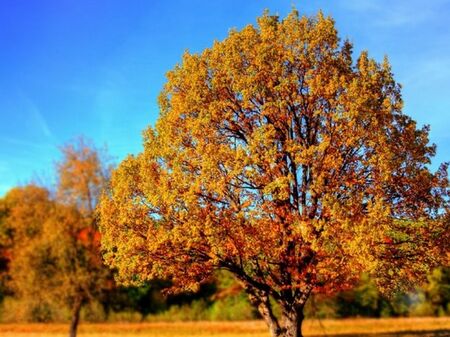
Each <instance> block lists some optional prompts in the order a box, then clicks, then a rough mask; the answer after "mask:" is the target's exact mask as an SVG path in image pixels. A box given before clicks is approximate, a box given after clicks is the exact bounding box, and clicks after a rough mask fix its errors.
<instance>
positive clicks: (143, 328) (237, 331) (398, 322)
mask: <svg viewBox="0 0 450 337" xmlns="http://www.w3.org/2000/svg"><path fill="white" fill-rule="evenodd" d="M67 328H68V327H67V325H65V324H0V336H2V337H13V336H14V337H63V336H64V337H65V336H66V335H67ZM304 334H305V336H327V337H332V336H339V337H360V336H361V337H363V336H364V337H372V336H380V337H450V317H446V318H397V319H392V318H391V319H346V320H322V321H318V320H308V321H306V322H305V323H304ZM374 334H376V335H374ZM110 336H111V337H117V336H121V337H197V336H199V337H203V336H215V337H267V336H268V332H267V330H266V327H265V325H264V323H263V322H261V321H249V322H176V323H165V322H161V323H141V324H138V323H110V324H82V325H81V326H80V330H79V337H110Z"/></svg>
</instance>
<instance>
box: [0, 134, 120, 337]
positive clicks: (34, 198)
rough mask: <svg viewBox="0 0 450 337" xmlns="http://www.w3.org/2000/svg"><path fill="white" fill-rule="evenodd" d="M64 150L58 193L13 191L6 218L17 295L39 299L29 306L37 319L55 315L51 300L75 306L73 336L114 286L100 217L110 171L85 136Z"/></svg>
mask: <svg viewBox="0 0 450 337" xmlns="http://www.w3.org/2000/svg"><path fill="white" fill-rule="evenodd" d="M62 154H63V158H62V160H61V161H60V162H59V163H58V165H57V170H58V183H57V188H56V191H55V193H54V195H52V193H50V192H49V191H48V190H47V189H45V188H42V187H38V186H33V185H30V186H26V187H23V188H16V189H13V190H12V191H10V192H9V193H8V194H7V196H6V197H5V200H6V204H7V207H8V217H7V220H6V221H7V226H8V227H9V228H11V229H12V231H13V235H12V236H13V245H12V251H11V256H12V259H11V268H10V276H11V278H12V282H13V285H14V287H13V288H14V290H15V294H16V296H17V297H19V298H23V299H25V300H31V301H34V302H33V303H31V305H30V308H31V310H34V313H36V312H37V313H38V314H39V315H37V316H36V314H34V316H35V318H37V319H38V320H48V319H49V318H50V317H51V313H50V312H49V310H50V309H49V308H50V307H51V305H50V304H51V303H59V304H60V305H64V306H66V307H67V306H68V307H70V310H71V324H70V333H69V334H70V336H71V337H73V336H76V332H77V326H78V322H79V318H80V310H81V308H82V306H83V305H84V304H86V303H88V302H89V301H91V300H93V299H99V298H101V296H102V295H103V293H104V292H105V291H106V290H108V289H109V288H110V287H111V286H112V279H111V273H110V272H109V270H108V269H107V268H105V266H104V265H103V262H102V258H101V253H100V234H99V232H98V230H97V218H96V215H95V206H96V203H97V200H98V198H99V195H100V193H101V189H102V188H103V187H104V185H105V184H106V182H107V179H108V172H109V169H108V168H107V167H106V165H105V164H104V162H103V161H102V159H101V155H100V152H99V151H98V150H96V149H95V148H94V147H93V146H91V145H90V144H88V143H87V142H86V141H84V140H83V139H80V140H79V141H77V142H76V143H74V144H69V145H67V146H65V147H63V148H62Z"/></svg>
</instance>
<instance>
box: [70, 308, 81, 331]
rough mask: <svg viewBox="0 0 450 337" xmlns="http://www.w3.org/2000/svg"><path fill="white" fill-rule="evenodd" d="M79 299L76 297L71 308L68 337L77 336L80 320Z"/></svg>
mask: <svg viewBox="0 0 450 337" xmlns="http://www.w3.org/2000/svg"><path fill="white" fill-rule="evenodd" d="M80 311H81V299H76V300H75V303H74V305H73V309H72V319H71V321H70V328H69V337H76V336H77V329H78V323H79V321H80Z"/></svg>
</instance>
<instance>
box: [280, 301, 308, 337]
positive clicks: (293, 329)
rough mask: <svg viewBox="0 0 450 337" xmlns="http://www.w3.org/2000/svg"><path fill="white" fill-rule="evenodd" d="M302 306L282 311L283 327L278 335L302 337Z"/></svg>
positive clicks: (282, 336) (281, 336)
mask: <svg viewBox="0 0 450 337" xmlns="http://www.w3.org/2000/svg"><path fill="white" fill-rule="evenodd" d="M303 319H304V316H303V308H297V309H291V310H289V311H288V312H284V313H283V323H282V325H283V328H282V332H281V334H280V335H279V337H302V336H303V335H302V323H303Z"/></svg>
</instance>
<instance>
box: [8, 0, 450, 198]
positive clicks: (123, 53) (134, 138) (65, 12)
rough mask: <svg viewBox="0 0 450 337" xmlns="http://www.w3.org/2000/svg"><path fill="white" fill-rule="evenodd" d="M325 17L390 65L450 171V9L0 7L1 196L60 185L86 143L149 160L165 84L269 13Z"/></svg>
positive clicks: (370, 2) (437, 3) (413, 5)
mask: <svg viewBox="0 0 450 337" xmlns="http://www.w3.org/2000/svg"><path fill="white" fill-rule="evenodd" d="M293 5H294V6H295V7H296V8H297V9H298V10H299V11H300V13H301V14H315V13H316V12H317V11H318V10H319V9H322V10H323V12H324V13H325V14H329V15H332V16H333V17H334V19H335V20H336V24H337V27H338V30H339V33H340V36H341V37H342V38H349V39H350V40H351V41H352V42H353V43H354V46H355V52H358V51H360V50H361V49H367V50H368V51H369V54H370V55H371V56H373V57H375V58H376V59H377V60H380V61H381V60H382V58H383V56H384V55H385V54H386V55H388V56H389V59H390V61H391V63H392V65H393V71H394V74H395V78H396V80H397V81H399V82H400V83H402V84H403V86H404V90H403V97H404V100H405V112H406V113H407V114H409V115H410V116H412V117H413V118H414V119H415V120H417V121H418V122H419V124H425V123H426V124H430V125H431V140H432V142H434V143H436V144H437V145H438V155H437V157H436V159H435V160H434V161H433V167H435V168H436V167H437V165H438V163H439V162H442V161H447V160H450V132H449V130H450V26H449V18H450V1H448V0H428V1H419V0H408V1H406V0H390V1H385V0H366V1H364V0H337V1H306V0H304V1H300V0H296V1H292V0H287V1H283V0H273V1H267V0H253V1H243V0H240V1H234V0H215V1H213V0H204V1H196V0H185V1H163V0H147V1H144V0H142V1H137V0H122V1H114V0H53V1H48V0H39V1H37V0H35V1H34V0H27V1H26V0H0V195H2V194H3V193H5V192H6V191H7V190H8V189H9V188H11V187H12V186H14V185H17V184H19V183H25V182H27V181H28V180H29V179H30V178H32V177H33V176H36V175H38V176H49V175H50V174H51V172H52V169H53V164H54V162H55V160H57V159H58V157H59V153H58V146H59V145H61V144H63V143H65V142H67V141H69V140H71V139H73V138H75V137H77V136H78V135H85V136H86V137H88V138H91V139H92V140H93V141H94V142H95V143H96V144H97V145H98V146H102V145H103V144H106V145H107V146H108V148H109V152H110V154H111V155H113V156H114V157H115V158H116V162H118V161H119V160H121V159H122V158H123V157H124V156H125V155H126V154H128V153H137V152H139V151H140V150H141V131H142V130H143V129H144V128H145V127H146V126H147V125H149V124H153V123H154V122H155V120H156V118H157V116H158V106H157V104H156V99H157V96H158V93H159V91H160V89H161V87H162V85H163V83H164V81H165V77H164V76H165V73H166V72H167V71H168V70H169V69H171V68H172V67H173V66H174V65H175V64H176V63H177V62H178V61H179V60H180V57H181V55H182V53H183V52H184V51H185V50H186V49H188V50H189V51H191V52H196V51H201V50H202V49H204V48H206V47H209V46H211V44H212V42H213V41H214V40H222V39H223V38H225V37H226V36H227V33H228V31H229V29H230V28H238V29H239V28H242V27H243V26H245V25H246V24H249V23H254V22H255V19H256V17H257V16H260V15H261V14H262V12H263V10H264V9H265V8H267V9H269V10H270V11H271V12H272V13H277V14H279V15H280V16H282V17H284V16H285V15H286V14H287V13H288V12H289V11H290V10H291V8H292V6H293Z"/></svg>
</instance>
